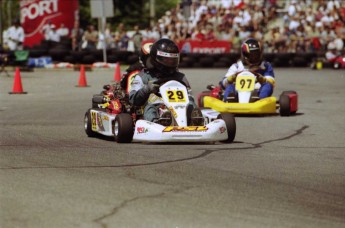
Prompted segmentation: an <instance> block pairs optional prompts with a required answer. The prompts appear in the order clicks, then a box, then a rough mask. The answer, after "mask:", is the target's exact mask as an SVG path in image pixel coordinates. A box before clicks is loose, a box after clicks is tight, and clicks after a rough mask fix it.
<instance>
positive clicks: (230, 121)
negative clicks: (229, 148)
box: [217, 113, 236, 143]
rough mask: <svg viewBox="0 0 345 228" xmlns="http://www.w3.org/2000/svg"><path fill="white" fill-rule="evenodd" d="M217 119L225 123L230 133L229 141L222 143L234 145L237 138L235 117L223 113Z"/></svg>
mask: <svg viewBox="0 0 345 228" xmlns="http://www.w3.org/2000/svg"><path fill="white" fill-rule="evenodd" d="M217 119H222V120H224V121H225V124H226V129H227V133H228V139H226V140H224V141H221V142H224V143H232V142H233V141H234V139H235V136H236V121H235V116H234V115H233V114H231V113H221V114H219V115H218V117H217Z"/></svg>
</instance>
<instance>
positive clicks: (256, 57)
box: [248, 50, 261, 64]
mask: <svg viewBox="0 0 345 228" xmlns="http://www.w3.org/2000/svg"><path fill="white" fill-rule="evenodd" d="M248 61H249V63H251V64H259V63H260V62H261V51H260V50H254V51H251V52H250V54H249V56H248Z"/></svg>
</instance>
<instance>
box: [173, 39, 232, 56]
mask: <svg viewBox="0 0 345 228" xmlns="http://www.w3.org/2000/svg"><path fill="white" fill-rule="evenodd" d="M179 48H180V50H181V53H207V54H221V53H229V52H230V48H231V44H230V43H229V42H228V41H224V40H216V41H197V40H189V41H182V42H180V43H179Z"/></svg>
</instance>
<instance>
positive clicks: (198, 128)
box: [163, 126, 208, 132]
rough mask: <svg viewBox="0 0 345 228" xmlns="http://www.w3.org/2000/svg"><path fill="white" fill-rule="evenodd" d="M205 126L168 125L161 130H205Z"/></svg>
mask: <svg viewBox="0 0 345 228" xmlns="http://www.w3.org/2000/svg"><path fill="white" fill-rule="evenodd" d="M207 130H208V128H207V127H206V126H188V127H179V126H168V127H166V128H164V129H163V132H186V131H207Z"/></svg>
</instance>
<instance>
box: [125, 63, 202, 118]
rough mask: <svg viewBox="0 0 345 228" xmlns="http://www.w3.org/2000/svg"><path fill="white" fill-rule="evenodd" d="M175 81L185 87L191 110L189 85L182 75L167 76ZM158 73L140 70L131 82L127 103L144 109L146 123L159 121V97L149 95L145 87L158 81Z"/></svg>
mask: <svg viewBox="0 0 345 228" xmlns="http://www.w3.org/2000/svg"><path fill="white" fill-rule="evenodd" d="M170 77H171V78H172V80H173V79H175V80H177V81H182V82H184V83H185V84H186V85H187V90H188V93H189V94H188V95H189V96H188V97H189V107H191V109H193V108H196V107H197V106H196V104H195V102H194V98H193V96H192V95H191V89H190V84H189V82H188V80H187V78H186V76H185V75H184V74H183V73H180V72H175V73H174V74H173V75H169V78H170ZM160 78H162V77H160V73H159V72H155V70H147V69H144V70H142V71H141V72H140V73H139V74H137V75H136V76H135V77H134V79H133V80H132V82H131V86H130V88H131V91H130V92H129V102H130V103H131V104H132V105H135V106H143V105H145V108H144V119H145V120H147V121H151V122H154V121H155V120H158V119H159V106H160V105H161V104H162V102H163V101H162V100H161V98H160V97H158V96H157V95H155V94H154V93H151V92H150V91H149V90H148V89H147V86H146V85H148V83H149V82H150V81H157V80H158V79H160Z"/></svg>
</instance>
